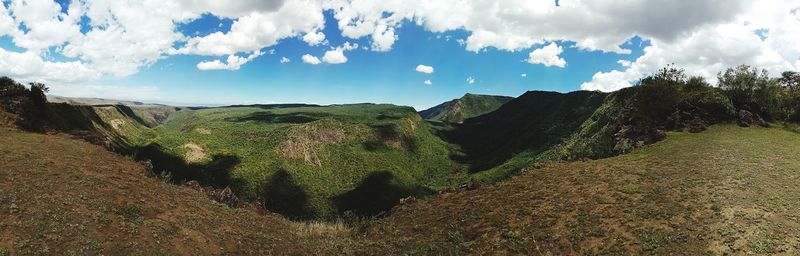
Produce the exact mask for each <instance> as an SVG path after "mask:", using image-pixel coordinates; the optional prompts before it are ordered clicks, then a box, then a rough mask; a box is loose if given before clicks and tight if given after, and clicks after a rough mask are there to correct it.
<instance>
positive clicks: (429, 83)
mask: <svg viewBox="0 0 800 256" xmlns="http://www.w3.org/2000/svg"><path fill="white" fill-rule="evenodd" d="M422 83H424V84H426V85H432V84H433V82H431V80H430V79H428V80H425V81H423V82H422Z"/></svg>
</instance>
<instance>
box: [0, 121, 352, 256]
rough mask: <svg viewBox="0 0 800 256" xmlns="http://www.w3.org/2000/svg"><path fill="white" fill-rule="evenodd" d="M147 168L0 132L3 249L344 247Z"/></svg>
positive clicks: (100, 152) (87, 147)
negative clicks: (177, 183) (160, 176)
mask: <svg viewBox="0 0 800 256" xmlns="http://www.w3.org/2000/svg"><path fill="white" fill-rule="evenodd" d="M146 173H147V171H146V170H145V168H144V167H142V166H140V165H138V164H135V163H134V162H132V161H130V160H128V159H126V158H123V157H121V156H118V155H116V154H114V153H111V152H109V151H107V150H105V149H103V148H102V147H99V146H96V145H91V144H89V143H86V142H83V141H79V140H75V139H71V138H67V137H65V136H62V135H41V134H33V133H24V132H19V131H13V130H8V129H5V128H0V206H1V207H0V254H2V255H7V253H9V252H10V253H11V254H12V255H34V254H35V255H40V254H53V253H55V254H67V255H69V254H78V255H87V254H89V255H92V254H105V255H120V254H140V255H163V254H182V255H208V254H256V255H266V254H274V253H282V254H328V253H334V252H337V253H338V252H343V251H342V250H344V252H347V251H346V250H345V249H343V248H346V247H345V246H346V245H348V244H349V242H348V240H347V238H346V236H336V237H327V236H323V238H324V239H316V236H318V235H320V234H321V233H309V232H301V231H302V230H303V228H302V226H298V225H297V224H293V223H291V222H289V221H287V220H286V219H284V218H283V217H281V216H278V215H273V214H269V215H266V216H259V215H256V214H255V213H253V212H250V211H247V210H242V209H231V208H228V207H227V206H224V205H222V204H219V203H215V202H213V201H211V200H209V199H207V198H206V197H205V195H204V194H203V193H202V192H198V191H195V190H191V189H189V188H187V187H180V186H175V185H171V184H167V183H164V182H160V181H159V180H156V179H153V178H148V177H146V176H145V175H146ZM334 243H335V245H334ZM326 252H327V253H326Z"/></svg>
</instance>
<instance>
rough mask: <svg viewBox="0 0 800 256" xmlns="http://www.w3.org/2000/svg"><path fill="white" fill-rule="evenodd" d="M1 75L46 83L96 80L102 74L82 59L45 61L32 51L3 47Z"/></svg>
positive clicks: (0, 54)
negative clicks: (11, 49)
mask: <svg viewBox="0 0 800 256" xmlns="http://www.w3.org/2000/svg"><path fill="white" fill-rule="evenodd" d="M0 75H6V76H10V77H12V78H14V79H18V80H21V81H37V82H45V83H74V82H82V81H90V80H96V79H99V78H100V76H101V74H100V72H98V71H97V70H94V69H92V68H90V67H87V66H86V65H84V64H83V63H81V62H80V61H70V62H52V61H45V60H43V59H42V58H41V57H40V56H39V55H37V54H35V53H33V52H31V51H26V52H22V53H19V52H11V51H6V50H5V49H3V48H0Z"/></svg>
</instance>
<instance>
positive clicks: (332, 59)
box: [322, 42, 358, 64]
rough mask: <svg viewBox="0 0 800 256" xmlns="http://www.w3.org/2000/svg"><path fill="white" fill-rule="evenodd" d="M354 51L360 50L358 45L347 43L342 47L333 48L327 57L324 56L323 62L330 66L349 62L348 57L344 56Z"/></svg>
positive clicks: (327, 53) (326, 54)
mask: <svg viewBox="0 0 800 256" xmlns="http://www.w3.org/2000/svg"><path fill="white" fill-rule="evenodd" d="M354 49H358V44H350V42H345V43H344V44H343V45H342V46H339V47H336V48H333V49H331V50H330V51H326V52H325V55H323V56H322V61H324V62H325V63H328V64H342V63H345V62H347V57H346V56H344V51H350V50H354Z"/></svg>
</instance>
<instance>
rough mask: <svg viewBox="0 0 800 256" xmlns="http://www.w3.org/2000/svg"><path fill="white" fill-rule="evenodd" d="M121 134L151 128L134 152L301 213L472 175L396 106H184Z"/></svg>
mask: <svg viewBox="0 0 800 256" xmlns="http://www.w3.org/2000/svg"><path fill="white" fill-rule="evenodd" d="M121 128H124V129H128V128H126V127H121ZM121 133H123V134H124V135H123V136H122V137H124V138H130V137H133V138H140V137H142V136H152V137H150V138H149V139H147V140H146V141H142V140H133V139H127V140H128V141H130V142H132V143H131V144H130V148H131V151H132V153H133V154H134V155H135V157H136V158H137V159H150V160H152V161H153V165H154V168H155V169H156V171H157V172H165V173H169V174H170V175H172V178H173V179H174V180H175V181H177V182H181V181H188V180H198V181H200V182H201V183H204V184H208V185H214V186H220V187H224V186H231V187H232V188H233V189H234V191H235V192H237V195H239V196H240V197H242V198H244V199H246V200H264V201H265V202H266V203H265V206H266V207H267V209H269V210H271V211H274V212H278V213H282V214H285V215H287V216H291V217H296V218H329V217H333V216H334V215H336V214H342V213H344V212H345V211H354V212H355V213H357V214H363V215H372V214H376V213H378V212H380V211H383V210H386V209H388V208H390V207H391V206H392V205H393V204H394V203H396V202H397V201H398V200H399V199H400V198H402V197H406V196H409V195H415V196H423V195H427V194H431V193H433V192H434V191H437V190H440V189H443V188H446V187H449V186H457V185H458V184H459V181H461V180H466V179H467V178H466V174H459V172H460V171H459V170H461V167H460V165H459V164H456V163H453V162H452V161H451V160H450V159H449V156H450V155H451V154H452V152H454V150H455V148H453V147H452V146H451V145H449V144H447V143H445V142H444V141H442V140H441V139H440V138H439V137H437V136H435V135H434V133H433V129H432V127H430V125H429V124H427V123H426V122H424V121H422V120H421V119H420V118H419V116H418V115H417V114H416V112H415V111H414V110H413V109H412V108H408V107H398V106H393V105H375V104H357V105H338V106H327V107H320V106H300V107H298V106H270V105H261V106H235V107H224V108H208V109H197V110H192V109H184V110H181V111H178V112H175V113H173V114H171V115H170V116H169V118H168V119H167V120H165V122H164V123H163V124H161V125H159V126H156V127H155V128H154V129H152V130H151V131H148V130H145V131H140V130H134V129H130V130H129V131H121ZM143 134H144V135H143ZM376 191H380V192H381V193H380V194H377V193H375V192H376ZM364 200H368V201H370V204H364V203H362V202H363V201H364Z"/></svg>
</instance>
